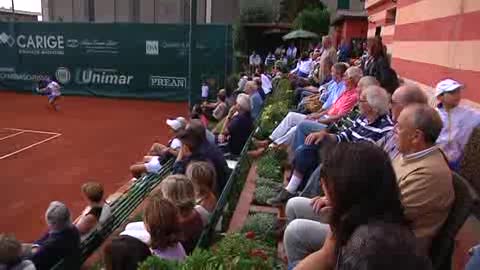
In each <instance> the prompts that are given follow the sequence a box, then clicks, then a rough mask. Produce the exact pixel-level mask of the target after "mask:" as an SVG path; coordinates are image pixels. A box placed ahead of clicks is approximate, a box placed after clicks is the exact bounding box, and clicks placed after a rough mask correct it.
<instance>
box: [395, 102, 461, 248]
mask: <svg viewBox="0 0 480 270" xmlns="http://www.w3.org/2000/svg"><path fill="white" fill-rule="evenodd" d="M397 120H398V122H397V125H396V126H395V137H396V143H397V148H398V151H399V152H400V154H399V155H398V156H397V157H396V158H395V159H394V160H393V168H394V169H395V173H396V175H397V183H398V186H399V187H400V193H401V199H402V204H403V206H404V207H405V215H406V217H407V219H408V220H409V221H410V222H411V226H412V229H413V232H414V233H415V236H416V238H417V248H418V253H419V254H423V255H425V254H429V250H430V246H431V243H432V239H433V237H435V235H436V234H437V233H438V232H439V230H440V229H441V227H442V226H443V224H444V223H445V220H446V219H447V217H448V214H449V213H450V208H451V206H452V203H453V200H454V197H455V193H454V190H453V183H452V174H451V172H450V169H449V167H448V164H447V162H446V160H445V156H444V155H443V153H442V151H441V150H440V149H439V148H438V147H437V146H436V145H435V141H436V140H437V138H438V136H439V134H440V131H441V129H442V120H441V119H440V116H439V115H438V113H437V112H436V110H435V109H433V108H431V107H429V106H428V105H410V106H408V107H406V108H404V109H403V110H402V112H401V113H400V116H399V117H398V119H397Z"/></svg>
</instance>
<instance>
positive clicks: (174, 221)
mask: <svg viewBox="0 0 480 270" xmlns="http://www.w3.org/2000/svg"><path fill="white" fill-rule="evenodd" d="M178 217H179V213H178V209H177V207H176V206H175V205H174V204H173V203H172V202H170V201H168V200H167V199H164V198H162V197H161V196H152V197H150V199H149V200H148V201H147V204H146V206H145V213H144V216H143V222H144V223H145V228H146V229H147V231H148V232H149V234H150V246H151V249H152V253H153V254H154V255H155V256H158V257H160V258H162V259H165V260H170V261H184V260H185V258H186V256H187V255H186V254H185V249H183V246H182V244H181V243H180V242H179V241H180V239H181V233H182V231H181V227H180V223H179V220H178Z"/></svg>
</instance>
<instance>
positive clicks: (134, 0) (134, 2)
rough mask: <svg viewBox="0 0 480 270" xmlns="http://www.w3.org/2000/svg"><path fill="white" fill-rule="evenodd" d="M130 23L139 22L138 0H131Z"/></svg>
mask: <svg viewBox="0 0 480 270" xmlns="http://www.w3.org/2000/svg"><path fill="white" fill-rule="evenodd" d="M130 3H131V8H130V10H131V14H130V15H131V21H132V22H140V0H131V2H130Z"/></svg>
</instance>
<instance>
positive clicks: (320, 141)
mask: <svg viewBox="0 0 480 270" xmlns="http://www.w3.org/2000/svg"><path fill="white" fill-rule="evenodd" d="M359 108H360V113H361V115H360V117H359V118H358V119H357V120H356V121H355V122H354V124H353V126H351V127H350V128H348V129H346V130H344V131H342V132H339V133H336V134H330V133H328V132H327V131H325V130H322V131H319V132H315V133H311V134H310V135H308V136H307V138H306V139H305V145H302V146H300V147H299V148H298V149H297V150H295V158H294V161H293V167H294V171H293V174H292V177H291V178H290V181H289V183H288V185H287V187H286V188H285V189H282V191H281V192H280V193H279V194H278V195H277V196H276V197H274V198H271V199H270V200H268V201H267V202H268V203H269V204H270V205H279V204H284V203H285V202H286V201H288V199H290V198H291V197H293V196H295V194H296V192H297V190H298V188H299V187H300V185H301V184H302V182H303V179H307V178H308V176H309V175H310V174H311V173H312V172H313V171H314V170H315V168H316V167H317V165H318V163H319V162H320V160H319V157H318V151H319V149H320V147H321V146H322V145H324V144H326V143H339V142H358V141H369V142H372V143H376V142H377V141H378V140H380V139H381V138H383V136H385V134H386V133H388V132H389V131H391V130H392V129H393V122H392V120H391V119H390V116H389V108H390V96H389V95H388V93H387V92H386V91H385V89H383V88H381V87H378V86H370V87H368V88H366V89H365V90H364V91H363V92H362V93H361V95H360V98H359Z"/></svg>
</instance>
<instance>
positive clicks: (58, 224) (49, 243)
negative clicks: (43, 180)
mask: <svg viewBox="0 0 480 270" xmlns="http://www.w3.org/2000/svg"><path fill="white" fill-rule="evenodd" d="M45 221H46V223H47V225H48V232H47V233H46V234H45V235H43V236H42V237H41V238H40V239H39V240H37V241H35V242H34V244H33V245H32V255H31V257H30V259H31V260H32V262H33V263H34V264H35V267H36V268H37V270H42V269H50V268H52V267H53V266H54V265H56V264H57V263H58V262H59V261H60V260H61V259H65V262H66V264H67V265H70V264H71V265H72V266H73V265H75V264H78V265H79V263H80V262H79V259H80V233H79V232H78V230H77V228H76V227H75V226H74V225H72V222H71V218H70V211H69V210H68V208H67V206H66V205H65V204H63V203H61V202H58V201H53V202H51V203H50V205H49V206H48V209H47V211H46V212H45ZM69 269H70V268H69Z"/></svg>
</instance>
